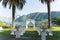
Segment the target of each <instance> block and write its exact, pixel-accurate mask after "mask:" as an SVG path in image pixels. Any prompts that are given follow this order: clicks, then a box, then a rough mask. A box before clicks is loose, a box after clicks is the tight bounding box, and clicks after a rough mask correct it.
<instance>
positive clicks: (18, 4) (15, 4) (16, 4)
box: [2, 0, 26, 29]
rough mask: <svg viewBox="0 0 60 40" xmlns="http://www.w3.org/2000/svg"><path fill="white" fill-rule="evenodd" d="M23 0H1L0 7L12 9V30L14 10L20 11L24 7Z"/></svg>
mask: <svg viewBox="0 0 60 40" xmlns="http://www.w3.org/2000/svg"><path fill="white" fill-rule="evenodd" d="M25 2H26V1H25V0H3V1H2V5H3V6H4V7H6V6H7V5H9V8H11V7H12V29H14V20H15V11H16V8H18V9H21V10H22V8H23V6H24V5H25Z"/></svg>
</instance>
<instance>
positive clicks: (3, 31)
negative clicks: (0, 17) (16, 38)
mask: <svg viewBox="0 0 60 40" xmlns="http://www.w3.org/2000/svg"><path fill="white" fill-rule="evenodd" d="M10 32H11V31H10V29H3V30H1V31H0V35H6V36H10Z"/></svg>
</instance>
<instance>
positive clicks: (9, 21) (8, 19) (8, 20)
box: [0, 17, 12, 23]
mask: <svg viewBox="0 0 60 40" xmlns="http://www.w3.org/2000/svg"><path fill="white" fill-rule="evenodd" d="M0 21H2V22H6V23H11V21H12V20H11V18H10V17H8V18H7V17H0Z"/></svg>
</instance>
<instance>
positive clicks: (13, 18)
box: [11, 5, 15, 35]
mask: <svg viewBox="0 0 60 40" xmlns="http://www.w3.org/2000/svg"><path fill="white" fill-rule="evenodd" d="M14 22H15V5H12V33H11V34H12V35H14V28H15V24H14Z"/></svg>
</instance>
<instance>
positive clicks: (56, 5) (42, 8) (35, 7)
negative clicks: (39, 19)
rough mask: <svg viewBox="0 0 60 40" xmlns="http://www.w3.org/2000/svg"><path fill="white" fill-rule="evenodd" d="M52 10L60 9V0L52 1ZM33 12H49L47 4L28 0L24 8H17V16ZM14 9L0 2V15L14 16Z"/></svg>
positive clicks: (37, 0)
mask: <svg viewBox="0 0 60 40" xmlns="http://www.w3.org/2000/svg"><path fill="white" fill-rule="evenodd" d="M51 11H60V0H55V1H54V2H52V3H51ZM33 12H47V5H46V4H42V3H41V2H39V0H26V4H25V5H24V7H23V9H22V10H19V9H16V13H15V14H16V15H15V16H16V17H17V16H22V15H27V14H30V13H33ZM11 15H12V9H9V6H7V7H6V8H4V7H3V6H2V3H0V17H7V18H8V17H12V16H11Z"/></svg>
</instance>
